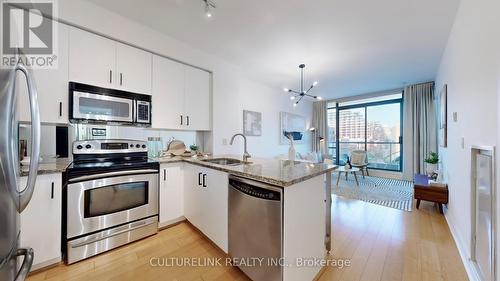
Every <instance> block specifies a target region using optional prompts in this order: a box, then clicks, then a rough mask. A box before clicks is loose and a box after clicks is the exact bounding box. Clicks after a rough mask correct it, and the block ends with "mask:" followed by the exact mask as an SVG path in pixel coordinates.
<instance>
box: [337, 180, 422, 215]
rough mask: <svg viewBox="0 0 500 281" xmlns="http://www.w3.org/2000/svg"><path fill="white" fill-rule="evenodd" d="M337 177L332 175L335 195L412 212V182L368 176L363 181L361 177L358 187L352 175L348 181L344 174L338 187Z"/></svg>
mask: <svg viewBox="0 0 500 281" xmlns="http://www.w3.org/2000/svg"><path fill="white" fill-rule="evenodd" d="M337 177H338V174H336V173H334V174H333V175H332V192H333V194H335V195H339V196H343V197H347V198H350V199H356V200H362V201H366V202H369V203H373V204H378V205H382V206H386V207H390V208H395V209H400V210H404V211H408V212H411V209H412V205H413V184H412V182H410V181H403V180H395V179H386V178H379V177H368V176H367V177H366V178H365V179H363V177H362V176H361V175H359V176H358V180H359V187H358V186H357V185H356V181H355V180H354V177H353V176H352V175H349V178H348V180H347V181H346V179H345V176H344V174H342V176H341V178H340V182H339V186H337V185H336V184H337Z"/></svg>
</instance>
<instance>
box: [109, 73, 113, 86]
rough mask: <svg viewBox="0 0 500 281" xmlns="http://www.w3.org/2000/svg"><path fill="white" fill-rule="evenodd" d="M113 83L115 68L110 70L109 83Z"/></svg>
mask: <svg viewBox="0 0 500 281" xmlns="http://www.w3.org/2000/svg"><path fill="white" fill-rule="evenodd" d="M112 83H113V70H110V71H109V84H112Z"/></svg>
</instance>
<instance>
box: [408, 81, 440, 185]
mask: <svg viewBox="0 0 500 281" xmlns="http://www.w3.org/2000/svg"><path fill="white" fill-rule="evenodd" d="M403 122H404V123H403V178H404V179H405V180H412V179H413V176H414V174H423V173H425V163H424V159H425V158H426V157H427V156H428V155H429V153H430V152H433V151H434V152H435V151H436V149H437V116H436V106H435V102H434V82H429V83H423V84H417V85H411V86H407V87H406V88H405V90H404V97H403Z"/></svg>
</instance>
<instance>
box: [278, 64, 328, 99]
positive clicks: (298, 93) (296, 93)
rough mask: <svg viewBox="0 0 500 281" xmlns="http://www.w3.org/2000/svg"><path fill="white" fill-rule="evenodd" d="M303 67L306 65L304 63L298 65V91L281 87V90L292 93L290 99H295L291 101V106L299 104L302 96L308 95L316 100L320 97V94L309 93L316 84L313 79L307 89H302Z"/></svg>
mask: <svg viewBox="0 0 500 281" xmlns="http://www.w3.org/2000/svg"><path fill="white" fill-rule="evenodd" d="M305 67H306V65H305V64H301V65H299V68H300V91H295V90H292V89H288V88H284V89H283V91H285V92H289V93H292V94H293V96H291V97H290V99H291V100H297V101H296V102H294V103H293V106H297V104H299V102H300V101H301V100H302V99H303V98H304V97H310V98H313V99H316V100H321V99H322V98H321V97H320V96H313V95H310V94H309V92H310V91H311V89H312V88H314V87H315V86H316V85H318V81H314V83H312V85H311V86H310V87H309V88H308V89H307V90H304V68H305Z"/></svg>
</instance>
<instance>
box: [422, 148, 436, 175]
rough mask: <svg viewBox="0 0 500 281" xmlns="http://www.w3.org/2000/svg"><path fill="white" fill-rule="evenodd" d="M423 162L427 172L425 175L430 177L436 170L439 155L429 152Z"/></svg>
mask: <svg viewBox="0 0 500 281" xmlns="http://www.w3.org/2000/svg"><path fill="white" fill-rule="evenodd" d="M424 162H425V163H426V165H425V171H426V172H427V175H429V176H430V175H432V174H433V173H434V172H435V171H436V170H437V168H438V167H437V165H438V163H439V155H438V154H437V153H436V152H431V153H429V156H428V157H427V158H425V160H424Z"/></svg>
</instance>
